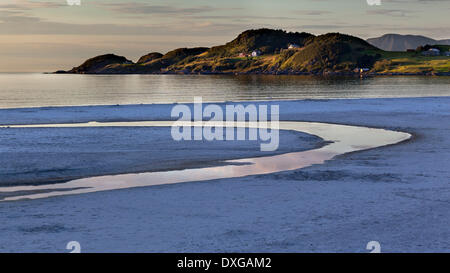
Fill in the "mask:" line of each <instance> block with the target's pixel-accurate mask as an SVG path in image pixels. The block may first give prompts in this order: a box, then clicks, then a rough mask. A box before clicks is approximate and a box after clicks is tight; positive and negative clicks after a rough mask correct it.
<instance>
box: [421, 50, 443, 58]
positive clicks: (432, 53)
mask: <svg viewBox="0 0 450 273" xmlns="http://www.w3.org/2000/svg"><path fill="white" fill-rule="evenodd" d="M422 55H424V56H439V55H441V51H440V50H439V49H437V48H430V49H429V50H427V51H424V52H422Z"/></svg>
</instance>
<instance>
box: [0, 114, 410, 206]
mask: <svg viewBox="0 0 450 273" xmlns="http://www.w3.org/2000/svg"><path fill="white" fill-rule="evenodd" d="M171 124H172V122H171V121H159V122H158V121H153V122H151V121H143V122H128V123H120V122H119V123H111V122H110V123H105V124H101V123H87V124H86V123H85V124H75V125H74V124H44V125H29V126H20V125H19V126H15V127H11V128H66V127H71V128H85V126H86V127H111V126H119V127H127V128H136V127H140V126H144V127H169V126H171ZM186 124H189V125H190V126H203V125H202V123H198V124H196V123H195V122H194V123H192V122H186ZM130 126H131V127H130ZM207 126H220V127H229V125H225V124H223V123H220V122H217V123H215V124H208V125H207ZM279 126H280V129H281V130H289V131H295V132H300V133H306V134H309V135H313V136H316V137H319V138H321V139H322V140H323V141H326V142H327V144H326V145H324V146H322V147H320V148H316V149H308V150H305V151H301V152H289V153H282V154H279V155H264V156H261V157H250V158H249V157H244V158H240V159H235V160H225V161H223V163H224V165H223V166H218V167H207V166H200V167H194V168H188V169H183V170H180V171H169V172H167V171H164V172H155V171H153V172H147V173H138V174H130V173H126V174H123V175H114V176H112V175H103V176H97V177H88V178H85V179H77V180H72V181H69V182H67V183H62V184H51V185H48V184H42V185H39V186H21V185H17V186H13V187H11V186H10V187H1V188H0V193H5V192H19V194H18V195H16V196H3V197H4V198H3V200H1V201H19V200H26V199H40V198H48V197H53V196H61V195H72V194H84V193H93V192H98V191H110V190H118V189H128V188H135V187H147V186H156V185H167V184H178V183H185V182H198V181H209V180H215V179H224V178H234V179H236V178H240V177H247V176H254V175H261V174H273V173H279V172H283V171H291V170H299V169H303V168H306V167H310V166H312V165H320V164H323V163H324V162H326V161H329V160H332V159H333V158H334V157H336V156H338V155H343V154H346V153H350V152H356V151H363V150H370V149H373V148H378V147H383V146H386V145H393V144H397V143H400V142H404V141H407V140H409V139H410V138H411V137H412V136H411V134H409V133H404V132H400V131H391V130H386V129H375V128H368V127H361V126H348V125H336V124H327V123H313V122H295V121H288V122H286V121H280V125H279ZM232 127H243V128H265V126H263V127H261V125H260V124H259V123H247V122H238V123H237V124H236V125H234V126H232ZM354 135H357V136H359V137H358V138H356V139H355V138H352V137H351V136H354ZM47 190H54V191H51V192H46V193H37V192H36V191H47ZM22 192H28V194H26V193H24V195H21V194H22ZM7 195H8V194H7ZM0 196H1V194H0Z"/></svg>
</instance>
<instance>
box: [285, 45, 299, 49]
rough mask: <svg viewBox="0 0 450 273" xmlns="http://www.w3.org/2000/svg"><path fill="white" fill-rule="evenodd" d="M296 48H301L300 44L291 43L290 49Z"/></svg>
mask: <svg viewBox="0 0 450 273" xmlns="http://www.w3.org/2000/svg"><path fill="white" fill-rule="evenodd" d="M294 48H300V46H299V45H296V44H289V47H288V49H294Z"/></svg>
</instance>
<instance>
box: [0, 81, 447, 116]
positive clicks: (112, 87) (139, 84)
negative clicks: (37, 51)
mask: <svg viewBox="0 0 450 273" xmlns="http://www.w3.org/2000/svg"><path fill="white" fill-rule="evenodd" d="M449 95H450V77H376V78H367V79H360V78H318V77H306V76H270V75H251V76H228V75H227V76H216V75H214V76H211V75H203V76H202V75H52V74H0V108H19V107H39V106H71V105H111V104H140V103H143V104H149V103H172V102H191V101H192V100H193V97H194V96H202V97H203V100H204V101H209V102H218V101H241V100H269V99H275V100H289V99H324V98H372V97H375V98H379V97H422V96H449Z"/></svg>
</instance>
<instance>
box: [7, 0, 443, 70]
mask: <svg viewBox="0 0 450 273" xmlns="http://www.w3.org/2000/svg"><path fill="white" fill-rule="evenodd" d="M381 2H382V4H381V5H380V6H370V5H368V4H367V1H366V0H342V1H336V0H278V1H273V0H270V1H269V0H227V1H223V0H220V1H219V0H81V5H80V6H69V5H68V4H67V1H66V0H1V1H0V57H1V60H2V61H1V62H0V72H25V71H26V72H33V71H35V72H37V71H39V72H42V71H54V70H57V69H69V68H72V67H73V66H75V65H79V64H80V63H81V62H82V61H83V60H85V59H87V58H89V57H92V56H95V55H99V54H104V53H116V54H118V55H124V56H126V57H127V58H129V59H132V60H134V61H135V60H136V59H137V58H138V57H139V56H141V55H144V54H146V53H148V52H151V51H159V52H161V53H165V52H167V51H168V50H171V49H174V48H177V47H190V46H212V45H218V44H223V43H225V42H228V41H230V40H232V39H233V38H234V37H235V36H236V35H238V34H239V33H240V32H242V31H244V30H246V29H250V28H261V27H268V28H281V29H285V30H289V31H300V32H301V31H306V32H310V33H313V34H323V33H327V32H342V33H348V34H352V35H356V36H359V37H361V38H369V37H375V36H380V35H382V34H386V33H400V34H419V35H425V36H428V37H431V38H435V39H449V38H450V30H449V26H450V19H449V16H448V14H450V1H449V0H390V1H388V0H381Z"/></svg>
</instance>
